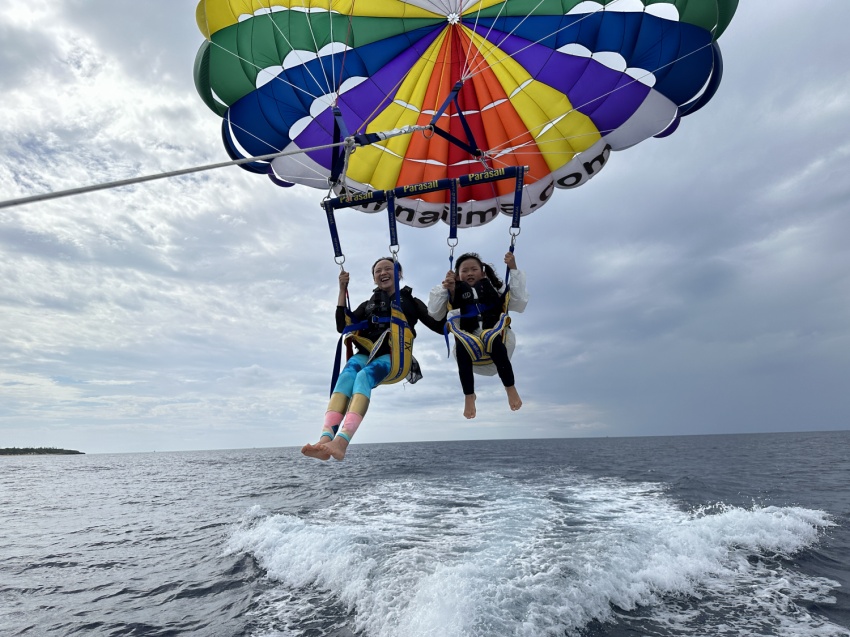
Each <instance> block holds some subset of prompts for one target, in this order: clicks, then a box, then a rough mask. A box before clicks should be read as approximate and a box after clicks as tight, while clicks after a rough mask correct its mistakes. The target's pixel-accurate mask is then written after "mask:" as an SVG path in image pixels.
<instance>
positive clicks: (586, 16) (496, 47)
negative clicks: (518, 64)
mask: <svg viewBox="0 0 850 637" xmlns="http://www.w3.org/2000/svg"><path fill="white" fill-rule="evenodd" d="M543 1H544V0H539V2H538V3H537V6H535V7H534V9H537V7H539V6H540V5H541V4H543ZM619 1H620V0H611V2H610V3H609V4H608V5H607V6H610V5H614V4H617V3H618V2H619ZM607 6H606V5H603V6H600V7H599V8H598V9H596V10H595V11H592V12H590V13H586V14H582V17H581V18H579V19H577V20H575V21H574V22H570V23H569V24H568V25H566V26H563V27H561V28H560V29H556V30H554V31H552V32H550V33H547V34H546V35H544V36H543V37H542V38H538V39H537V40H535V41H534V42H531V43H530V44H529V45H528V46H526V47H525V48H523V49H520V50H519V51H517V53H522V52H523V51H525V49H528V48H530V47H531V46H533V45H535V44H540V42H542V41H543V40H545V39H546V38H551V37H552V36H553V35H555V34H557V33H560V32H561V31H563V30H564V29H569V28H571V27H573V26H574V25H576V24H579V23H580V22H584V21H585V20H588V19H589V18H590V17H591V16H593V15H596V14H597V13H599V12H600V11H602V12H604V11H606V10H607ZM501 13H502V10H501V8H500V9H499V15H501ZM565 15H568V14H565ZM530 16H531V12H529V13H528V15H526V16H525V17H524V18H523V19H522V20H520V21H519V23H518V24H517V25H516V26H515V27H514V28H513V29H512V30H511V31H509V32H508V33H506V34H505V37H504V38H502V41H501V42H499V43H498V44H496V43H495V42H493V43H491V44H492V45H493V48H492V50H493V51H496V50H501V46H502V43H503V42H504V41H505V40H507V39H508V37H509V36H511V35H514V33H515V32H516V30H517V29H518V28H519V27H520V26H522V24H523V22H525V21H526V19H527V18H529V17H530ZM498 18H499V16H498V15H497V16H496V19H494V20H493V24H491V25H490V28H489V30H488V31H487V35H486V36H484V39H485V40H487V41H488V42H489V40H490V34H491V33H492V32H493V27H494V25H495V23H496V20H497V19H498ZM506 57H508V58H511V59H512V58H513V55H508V56H506ZM487 58H488V56H487V55H484V56H482V61H481V64H482V66H481V67H480V68H479V69H477V70H475V71H472V72H471V73H470V75H469V77H472V76H473V75H478V74H479V73H483V72H484V67H483V64H484V63H485V62H487V61H488V60H487ZM502 59H504V58H502ZM500 63H501V60H498V61H497V62H496V64H500ZM490 66H493V65H492V64H491V65H490Z"/></svg>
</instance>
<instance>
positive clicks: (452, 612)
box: [228, 473, 850, 637]
mask: <svg viewBox="0 0 850 637" xmlns="http://www.w3.org/2000/svg"><path fill="white" fill-rule="evenodd" d="M830 525H831V522H830V520H829V519H828V516H827V515H826V514H824V513H822V512H819V511H812V510H808V509H802V508H797V507H786V508H778V507H766V508H753V509H741V508H736V507H722V506H721V507H718V508H714V509H711V510H700V511H693V512H685V511H681V510H680V509H679V508H678V507H677V506H676V505H675V504H674V503H673V502H672V501H671V500H670V499H669V498H667V497H666V496H665V495H664V492H663V489H662V488H661V487H660V486H659V485H653V484H627V483H622V482H619V481H616V480H600V479H591V478H586V477H582V476H577V475H574V474H569V473H565V474H561V475H559V476H555V477H553V478H551V480H550V482H549V483H548V484H545V485H529V484H525V483H522V482H520V481H517V480H513V479H510V478H508V477H505V476H499V475H492V474H487V475H478V476H474V477H473V476H467V477H465V478H464V479H463V481H455V482H453V483H451V484H449V483H445V482H442V483H440V482H437V481H420V482H409V483H398V482H396V483H393V484H382V485H374V486H372V487H371V488H369V490H367V491H366V492H364V493H362V494H357V493H356V492H352V495H351V497H350V498H349V499H347V500H345V501H344V502H342V503H339V504H336V505H334V506H333V507H330V508H328V509H327V510H325V511H322V512H321V513H320V514H316V515H313V516H311V517H309V518H306V519H302V518H298V517H294V516H288V515H272V516H267V517H262V516H260V515H259V514H258V513H257V512H253V513H251V514H250V515H248V516H247V517H246V519H245V520H244V521H243V522H242V523H241V525H240V526H239V528H238V529H237V530H236V531H235V532H234V533H233V536H232V537H231V539H230V541H229V545H228V550H229V551H232V552H242V551H245V552H249V553H251V554H252V555H254V556H255V558H256V559H257V560H258V561H259V562H260V564H261V565H262V566H263V567H264V568H265V569H266V570H267V572H268V575H269V577H270V578H272V579H273V580H276V581H279V582H280V583H281V586H282V588H281V590H290V591H291V590H293V589H304V590H308V591H314V592H315V594H316V595H319V596H320V598H322V599H324V597H321V592H322V591H326V592H329V593H330V595H331V596H332V598H333V599H334V600H335V601H336V603H337V604H338V605H339V608H340V609H341V610H340V612H341V613H342V614H343V615H347V613H351V612H353V613H354V615H353V617H354V620H353V621H354V626H353V627H352V628H353V629H354V630H357V631H363V634H365V635H369V636H370V637H389V636H397V635H405V636H409V637H425V636H431V635H433V636H435V637H436V636H440V637H473V636H475V637H478V636H481V637H483V636H485V635H486V636H488V637H489V636H491V635H500V636H509V635H516V636H528V637H531V636H534V637H539V636H541V635H550V634H551V635H563V634H564V633H565V632H567V633H569V632H570V631H574V630H577V629H579V628H580V627H582V626H585V625H586V624H587V623H588V622H590V621H591V620H594V619H597V620H600V621H615V620H618V619H619V620H622V619H623V612H625V611H630V610H634V609H636V608H638V607H643V609H644V611H646V610H647V609H649V610H650V613H649V615H650V617H649V619H648V620H635V619H633V618H631V617H630V618H628V619H627V621H652V622H656V623H662V624H664V625H665V626H668V627H678V628H680V629H681V630H682V631H683V634H685V633H689V634H719V633H716V632H712V631H713V630H715V628H716V629H717V630H719V629H720V628H721V627H725V628H723V629H724V630H726V631H727V633H724V634H736V635H747V634H752V635H756V634H758V635H762V634H783V633H782V632H781V630H780V629H782V628H783V627H788V626H793V627H794V632H793V634H796V635H850V633H847V632H846V631H845V632H842V630H843V629H839V628H838V627H836V626H833V625H828V624H824V622H823V620H822V619H819V618H814V617H812V616H810V615H809V614H808V613H807V612H806V611H805V609H803V608H801V607H800V606H798V605H796V604H795V603H794V600H796V599H801V598H802V599H812V600H817V601H819V602H820V603H829V599H830V598H829V592H830V590H831V589H832V588H834V587H835V586H836V585H837V584H836V583H835V582H831V581H829V580H825V579H817V578H810V577H806V576H804V575H802V574H800V573H799V572H797V571H793V570H792V569H790V568H789V567H788V566H787V565H785V564H784V563H783V561H782V558H783V557H788V556H791V555H793V554H795V553H796V552H798V551H800V550H802V549H805V548H806V547H809V546H812V545H813V544H815V543H816V542H817V540H818V534H819V532H820V530H821V529H823V528H824V527H827V526H830ZM286 600H287V601H285V602H281V603H280V604H279V605H277V607H276V611H275V612H276V613H277V614H278V616H279V619H280V618H286V617H288V618H289V619H285V620H282V621H290V620H291V619H292V617H293V614H301V615H303V614H305V613H312V614H313V615H314V616H317V617H318V616H322V610H321V609H318V608H310V607H309V605H308V606H305V605H304V604H303V603H299V604H298V606H297V607H296V606H293V598H292V597H291V596H286ZM645 615H646V613H641V616H642V617H644V616H645ZM337 619H339V617H337ZM348 621H350V619H349V620H348ZM765 625H769V626H773V627H774V628H775V629H776V630H777V631H778V632H776V633H770V632H768V633H765V632H761V631H763V630H764V626H765ZM713 626H714V628H713ZM694 630H696V632H694ZM729 631H731V632H729ZM824 631H825V632H824ZM830 631H831V632H830ZM287 634H288V633H287ZM784 634H790V633H787V632H786V633H784Z"/></svg>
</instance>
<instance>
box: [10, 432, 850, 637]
mask: <svg viewBox="0 0 850 637" xmlns="http://www.w3.org/2000/svg"><path fill="white" fill-rule="evenodd" d="M848 451H850V432H832V433H806V434H762V435H735V436H688V437H665V438H618V439H614V438H610V439H608V438H605V439H559V440H522V441H517V440H512V441H488V442H450V443H449V442H446V443H415V444H386V445H358V444H357V443H356V442H355V444H354V445H352V447H351V449H350V451H349V455H348V456H347V457H346V460H345V461H344V462H342V463H337V462H334V461H330V462H326V463H323V462H319V461H316V460H312V459H307V458H304V457H302V456H301V455H300V454H299V453H298V450H297V449H294V448H281V449H252V450H233V451H199V452H191V453H155V454H153V453H151V454H115V455H85V456H49V457H48V456H27V457H4V458H0V635H4V636H6V635H157V636H164V635H212V636H219V635H220V636H236V635H240V636H252V637H283V636H285V637H302V636H303V637H308V636H309V637H320V636H335V637H351V636H354V635H356V636H362V637H424V636H434V637H473V636H474V637H500V636H523V637H539V636H548V635H552V636H555V635H557V636H559V637H565V636H585V637H591V636H592V637H614V636H617V637H619V636H623V637H625V636H626V635H629V636H635V635H645V636H665V637H666V636H679V635H682V636H684V635H688V636H695V635H704V636H706V637H709V636H710V637H717V636H719V635H728V636H730V637H731V636H735V637H738V636H747V635H753V636H755V635H777V636H782V637H786V636H789V635H792V636H793V635H800V636H836V637H838V636H842V637H850V595H848V587H850V489H848V485H850V453H848Z"/></svg>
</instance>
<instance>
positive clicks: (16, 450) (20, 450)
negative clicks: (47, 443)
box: [0, 447, 83, 456]
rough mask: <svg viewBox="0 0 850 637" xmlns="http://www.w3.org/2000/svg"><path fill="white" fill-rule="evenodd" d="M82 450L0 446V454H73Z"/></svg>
mask: <svg viewBox="0 0 850 637" xmlns="http://www.w3.org/2000/svg"><path fill="white" fill-rule="evenodd" d="M75 454H83V452H82V451H75V450H73V449H57V448H56V447H5V448H0V456H44V455H54V456H56V455H63V456H64V455H75Z"/></svg>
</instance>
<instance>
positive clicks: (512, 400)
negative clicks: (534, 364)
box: [505, 385, 522, 411]
mask: <svg viewBox="0 0 850 637" xmlns="http://www.w3.org/2000/svg"><path fill="white" fill-rule="evenodd" d="M505 392H506V393H507V394H508V404H509V405H510V406H511V411H516V410H517V409H519V408H520V407H522V399H521V398H520V397H519V394H518V393H517V390H516V387H515V386H514V385H511V386H510V387H505Z"/></svg>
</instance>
